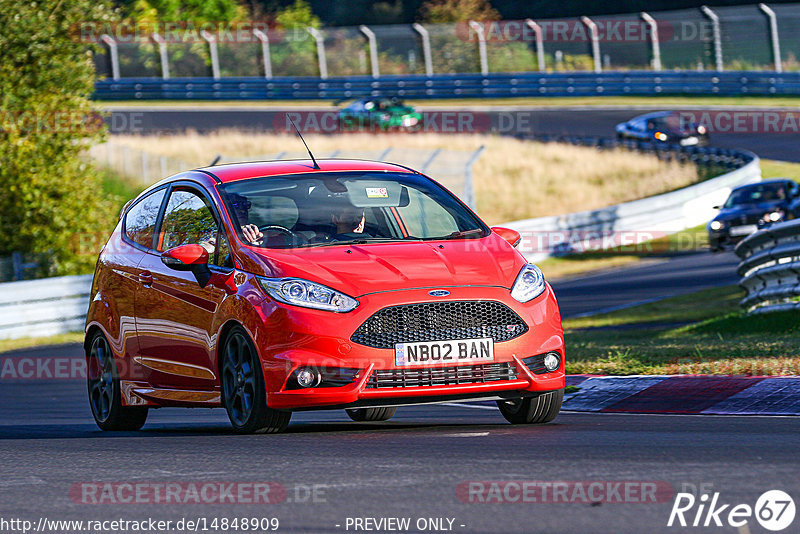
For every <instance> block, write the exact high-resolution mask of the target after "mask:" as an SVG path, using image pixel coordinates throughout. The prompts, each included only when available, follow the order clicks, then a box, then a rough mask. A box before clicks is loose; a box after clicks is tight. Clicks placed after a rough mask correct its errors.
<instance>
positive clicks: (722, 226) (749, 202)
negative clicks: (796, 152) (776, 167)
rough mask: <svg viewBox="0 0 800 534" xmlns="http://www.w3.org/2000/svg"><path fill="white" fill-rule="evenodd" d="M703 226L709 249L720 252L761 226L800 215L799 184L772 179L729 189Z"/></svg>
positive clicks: (784, 179)
mask: <svg viewBox="0 0 800 534" xmlns="http://www.w3.org/2000/svg"><path fill="white" fill-rule="evenodd" d="M716 208H717V209H719V210H720V211H719V213H718V214H717V216H716V217H714V219H712V220H711V221H710V222H709V223H708V225H707V226H706V228H707V230H708V241H709V245H710V246H711V250H712V251H719V250H722V249H724V248H725V246H726V245H731V244H734V243H736V242H737V241H740V240H742V239H744V238H745V237H747V236H748V235H750V234H752V233H753V232H756V231H758V230H760V229H762V228H767V227H769V226H770V225H772V224H774V223H776V222H781V221H785V220H788V219H794V218H796V217H798V216H800V185H798V184H797V182H794V181H793V180H790V179H788V178H775V179H771V180H765V181H763V182H758V183H755V184H748V185H742V186H739V187H737V188H736V189H734V190H733V191H731V194H730V195H729V196H728V199H727V200H726V201H725V204H723V205H722V206H717V207H716Z"/></svg>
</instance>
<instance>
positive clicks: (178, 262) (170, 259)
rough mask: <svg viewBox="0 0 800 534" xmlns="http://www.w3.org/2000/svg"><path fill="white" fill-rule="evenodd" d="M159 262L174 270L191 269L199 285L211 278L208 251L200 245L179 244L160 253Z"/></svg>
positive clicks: (204, 285)
mask: <svg viewBox="0 0 800 534" xmlns="http://www.w3.org/2000/svg"><path fill="white" fill-rule="evenodd" d="M161 262H162V263H163V264H164V265H166V266H167V267H169V268H170V269H174V270H176V271H191V272H192V274H194V277H195V278H196V279H197V283H198V284H200V287H206V286H207V285H208V281H209V280H211V269H209V268H208V251H207V250H206V249H204V248H203V247H201V246H200V245H181V246H179V247H175V248H171V249H169V250H166V251H164V252H163V253H162V254H161Z"/></svg>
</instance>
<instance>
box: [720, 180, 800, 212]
mask: <svg viewBox="0 0 800 534" xmlns="http://www.w3.org/2000/svg"><path fill="white" fill-rule="evenodd" d="M785 198H786V191H785V188H784V186H783V184H758V185H753V186H750V187H745V188H744V189H737V190H736V191H734V192H733V193H731V196H729V197H728V200H727V201H726V202H725V207H726V208H732V207H734V206H741V205H742V204H758V203H761V202H776V201H780V200H784V199H785Z"/></svg>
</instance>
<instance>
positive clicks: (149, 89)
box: [94, 71, 800, 100]
mask: <svg viewBox="0 0 800 534" xmlns="http://www.w3.org/2000/svg"><path fill="white" fill-rule="evenodd" d="M675 94H685V95H728V96H730V95H737V96H741V95H751V94H752V95H798V94H800V72H784V73H777V72H770V71H726V72H713V71H712V72H709V71H704V72H697V71H683V72H653V71H625V72H603V73H590V72H569V73H535V72H526V73H492V74H487V75H482V74H436V75H433V76H423V75H404V76H381V77H380V78H372V77H371V76H348V77H341V78H327V79H322V78H317V77H292V78H272V79H265V78H257V77H246V78H244V77H243V78H220V79H217V80H215V79H214V78H170V79H167V80H164V79H160V78H122V79H118V80H109V79H106V80H101V81H98V82H97V83H96V84H95V93H94V98H96V99H98V100H296V99H301V100H311V99H321V100H333V99H340V98H357V97H362V96H390V97H391V96H399V97H402V98H408V99H412V98H413V99H424V98H510V97H523V96H599V95H675Z"/></svg>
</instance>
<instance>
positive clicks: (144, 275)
mask: <svg viewBox="0 0 800 534" xmlns="http://www.w3.org/2000/svg"><path fill="white" fill-rule="evenodd" d="M139 283H140V284H142V285H144V286H149V285H152V284H153V273H151V272H150V271H142V272H140V273H139Z"/></svg>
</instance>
